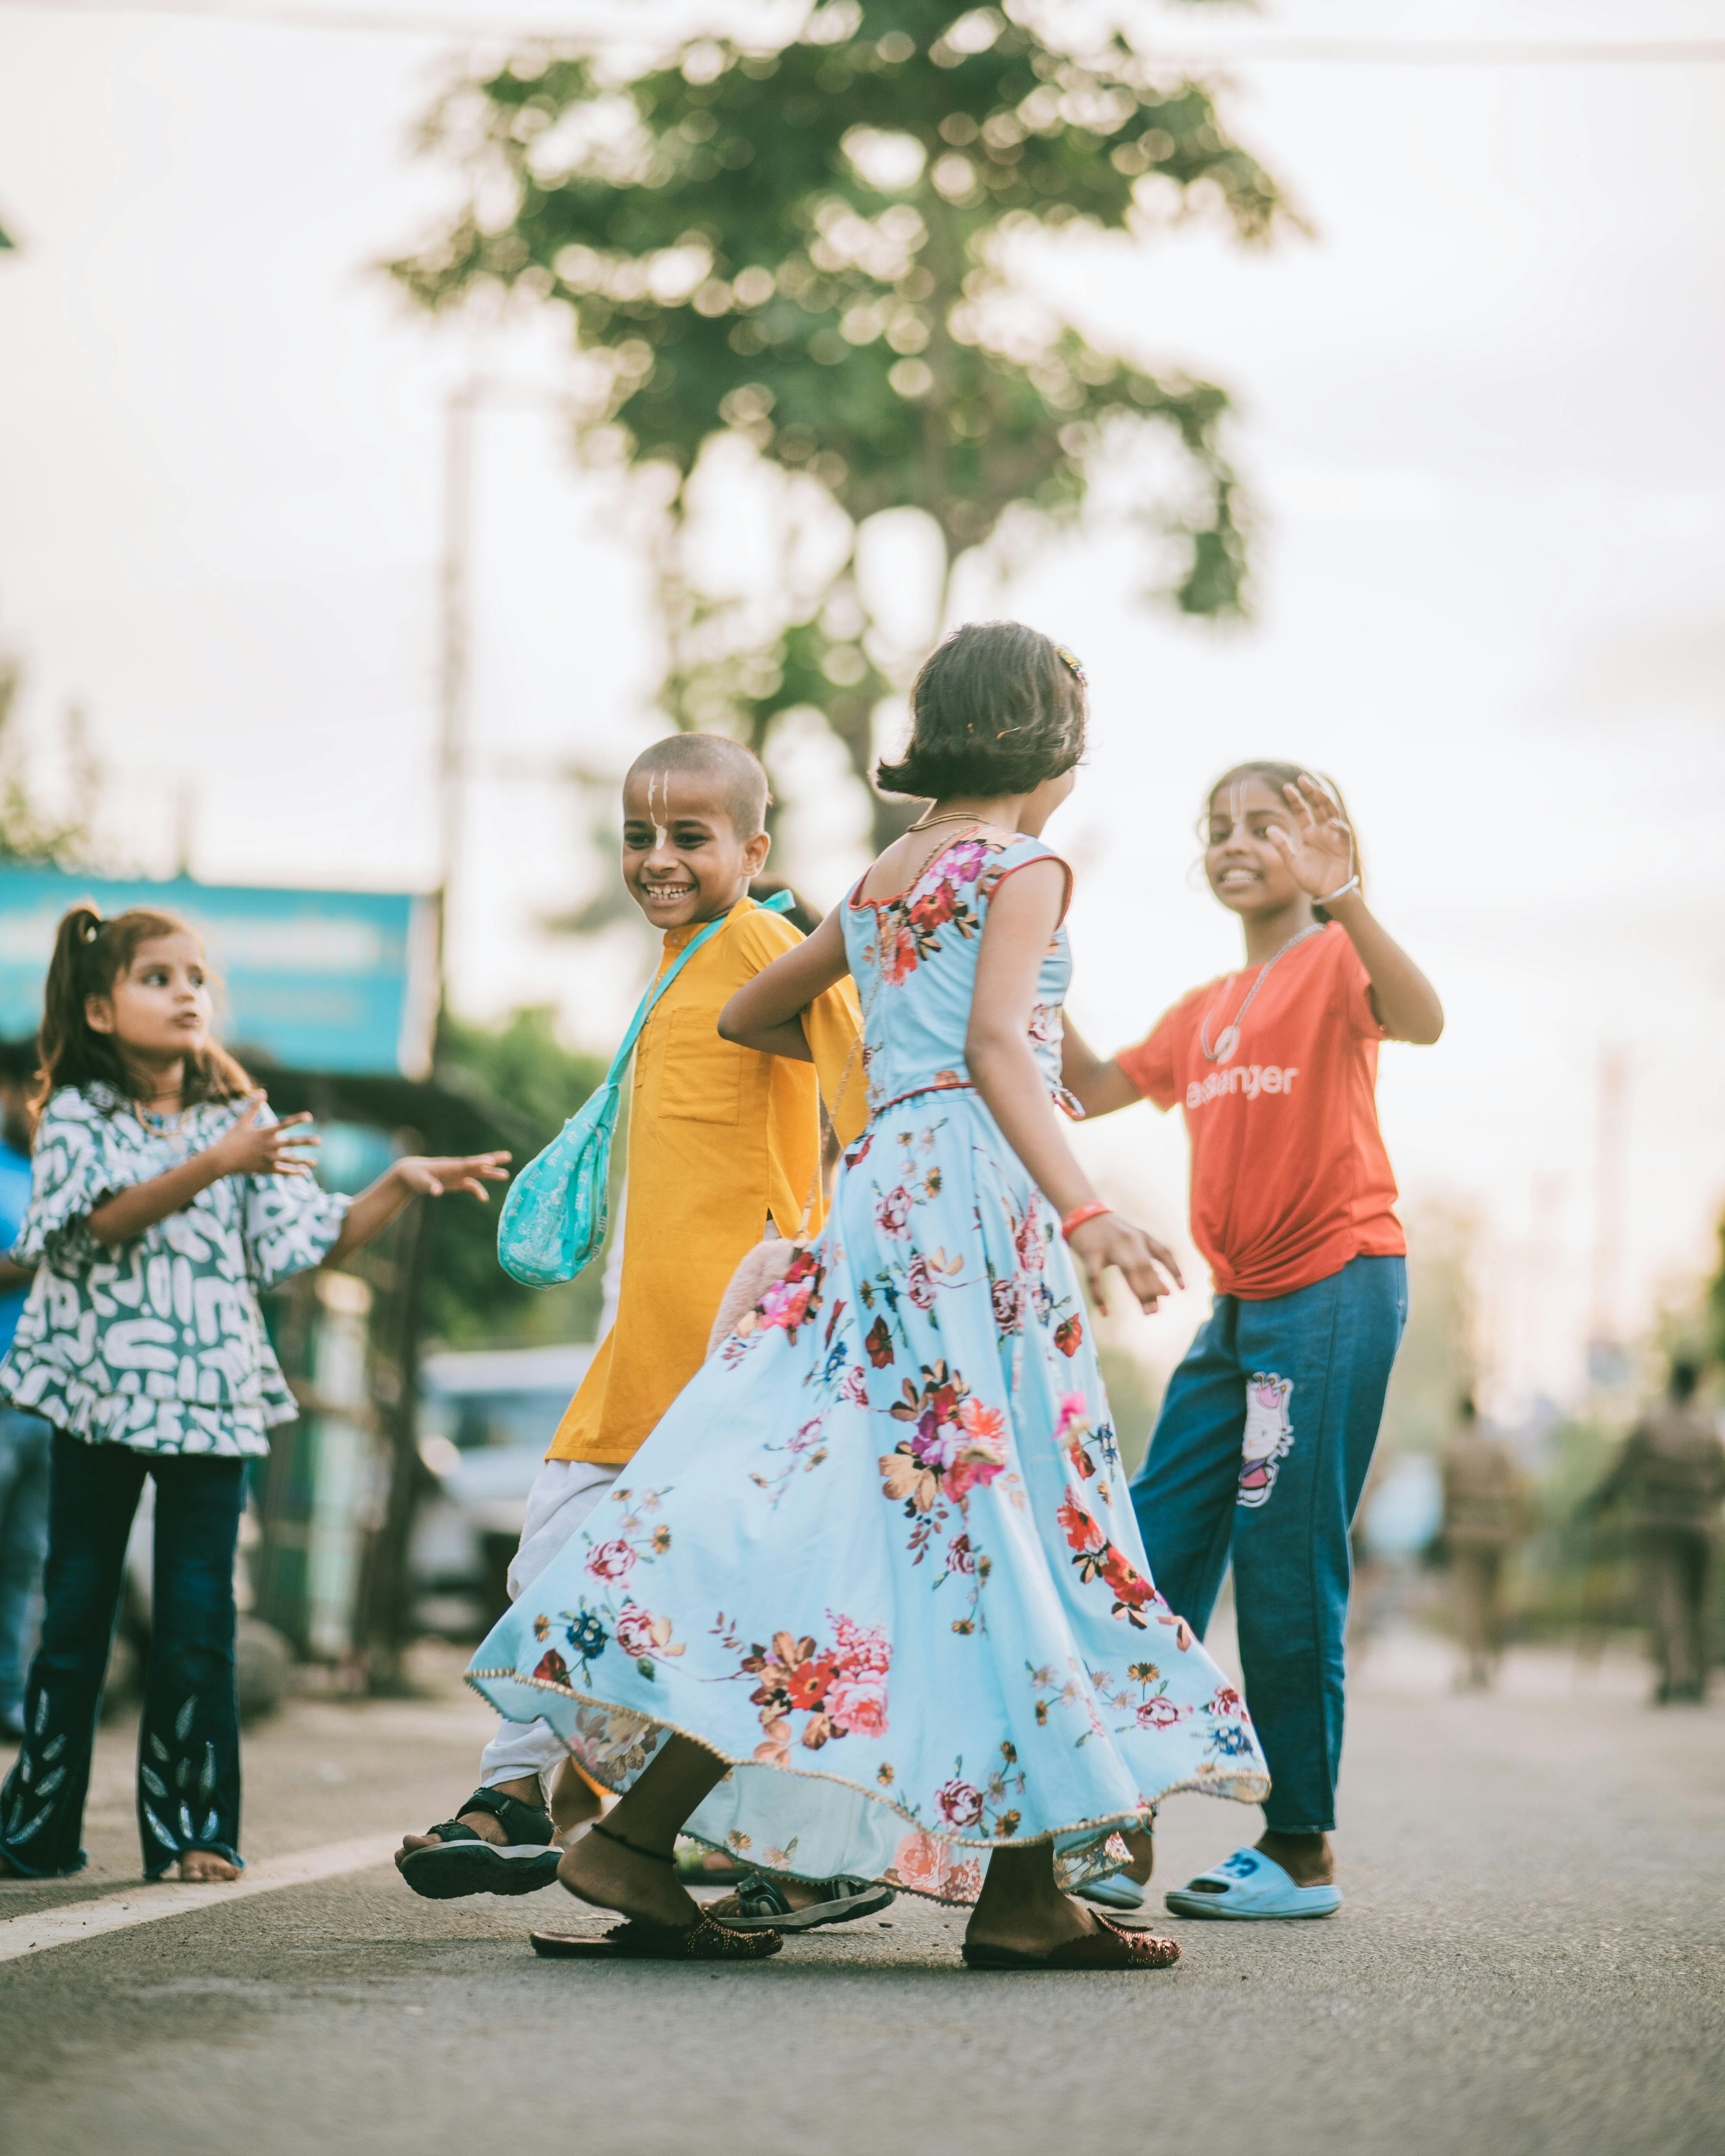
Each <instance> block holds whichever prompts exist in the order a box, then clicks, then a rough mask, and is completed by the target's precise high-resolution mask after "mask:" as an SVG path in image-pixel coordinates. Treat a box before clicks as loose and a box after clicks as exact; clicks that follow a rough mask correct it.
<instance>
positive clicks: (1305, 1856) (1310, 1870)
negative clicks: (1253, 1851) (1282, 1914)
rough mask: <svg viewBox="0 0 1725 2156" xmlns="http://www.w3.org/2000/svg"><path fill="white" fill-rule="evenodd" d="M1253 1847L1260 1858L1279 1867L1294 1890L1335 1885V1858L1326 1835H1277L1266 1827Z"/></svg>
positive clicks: (1272, 1829) (1270, 1828)
mask: <svg viewBox="0 0 1725 2156" xmlns="http://www.w3.org/2000/svg"><path fill="white" fill-rule="evenodd" d="M1255 1846H1256V1848H1257V1851H1258V1853H1259V1855H1260V1856H1267V1857H1268V1858H1269V1859H1270V1861H1271V1863H1272V1864H1279V1865H1280V1866H1281V1868H1282V1870H1283V1871H1286V1873H1287V1875H1288V1876H1289V1878H1290V1879H1291V1880H1292V1881H1293V1882H1294V1884H1295V1885H1296V1886H1332V1885H1333V1884H1334V1882H1335V1877H1336V1859H1335V1856H1334V1853H1333V1852H1332V1850H1331V1848H1330V1837H1329V1836H1328V1835H1327V1834H1278V1833H1277V1832H1276V1829H1275V1828H1274V1827H1266V1829H1265V1830H1264V1832H1263V1833H1262V1835H1260V1837H1259V1839H1258V1840H1257V1843H1256V1844H1255Z"/></svg>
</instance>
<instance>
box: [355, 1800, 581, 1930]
mask: <svg viewBox="0 0 1725 2156" xmlns="http://www.w3.org/2000/svg"><path fill="white" fill-rule="evenodd" d="M461 1809H462V1810H463V1811H465V1812H489V1813H490V1815H491V1816H492V1818H493V1819H495V1820H497V1822H498V1823H499V1825H501V1827H502V1829H503V1831H504V1832H505V1834H506V1835H508V1836H509V1840H508V1841H507V1842H506V1843H503V1844H501V1845H500V1844H498V1843H496V1842H495V1841H487V1840H485V1837H484V1835H480V1834H477V1833H475V1830H473V1828H471V1827H470V1826H464V1825H462V1823H461V1821H460V1820H459V1819H450V1820H440V1821H439V1824H438V1825H436V1826H433V1827H428V1828H427V1829H426V1832H427V1833H428V1834H434V1835H436V1836H437V1846H436V1847H435V1848H434V1849H410V1850H408V1851H407V1852H406V1853H405V1854H404V1855H403V1856H398V1857H397V1858H396V1860H395V1864H396V1869H397V1870H398V1871H399V1872H400V1873H401V1876H402V1877H403V1879H405V1880H406V1881H407V1882H408V1886H411V1887H412V1888H413V1892H415V1893H416V1894H423V1895H424V1897H425V1898H426V1900H427V1901H429V1902H455V1901H459V1900H461V1899H462V1898H463V1897H465V1896H466V1895H469V1894H536V1893H537V1892H539V1890H540V1888H541V1887H542V1886H552V1884H553V1883H554V1882H555V1881H556V1879H557V1866H558V1865H559V1864H560V1863H562V1856H563V1853H562V1850H560V1849H558V1848H557V1847H556V1846H555V1845H554V1837H555V1835H556V1833H557V1830H556V1828H555V1827H554V1826H552V1823H551V1814H550V1813H549V1812H548V1811H547V1810H546V1809H545V1808H544V1806H543V1805H542V1804H529V1803H527V1801H526V1799H525V1798H523V1797H511V1796H508V1795H506V1794H505V1793H504V1792H503V1791H502V1790H501V1789H475V1791H474V1793H473V1794H472V1795H471V1796H470V1798H469V1799H467V1801H466V1803H465V1804H463V1805H462V1807H461Z"/></svg>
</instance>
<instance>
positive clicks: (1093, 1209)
mask: <svg viewBox="0 0 1725 2156" xmlns="http://www.w3.org/2000/svg"><path fill="white" fill-rule="evenodd" d="M1113 1210H1114V1208H1113V1207H1112V1206H1111V1205H1105V1204H1103V1203H1102V1201H1101V1199H1100V1198H1092V1199H1091V1201H1090V1203H1089V1204H1088V1205H1075V1206H1074V1207H1073V1208H1072V1210H1071V1211H1070V1213H1069V1214H1067V1215H1066V1217H1065V1219H1064V1220H1062V1221H1061V1223H1060V1235H1061V1236H1062V1238H1063V1239H1064V1240H1065V1241H1066V1242H1069V1243H1070V1241H1071V1240H1072V1230H1073V1229H1075V1228H1081V1227H1082V1226H1083V1225H1084V1224H1085V1222H1086V1220H1100V1219H1101V1217H1102V1215H1103V1214H1105V1213H1111V1212H1112V1211H1113Z"/></svg>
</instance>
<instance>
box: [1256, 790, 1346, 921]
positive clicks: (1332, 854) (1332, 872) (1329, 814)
mask: <svg viewBox="0 0 1725 2156" xmlns="http://www.w3.org/2000/svg"><path fill="white" fill-rule="evenodd" d="M1281 790H1282V793H1283V795H1284V797H1285V798H1286V801H1287V804H1288V807H1289V808H1291V810H1292V812H1293V818H1294V830H1293V835H1292V836H1291V837H1290V836H1289V834H1287V832H1286V831H1285V830H1283V829H1282V828H1281V825H1280V824H1271V826H1270V829H1269V830H1268V831H1267V832H1266V834H1265V835H1266V838H1268V839H1269V840H1270V843H1271V845H1273V846H1275V847H1276V849H1277V850H1279V851H1280V853H1281V857H1282V859H1283V860H1285V861H1286V863H1287V865H1288V870H1289V873H1290V874H1291V875H1292V877H1293V879H1294V881H1295V882H1296V884H1298V885H1299V886H1300V888H1301V891H1304V892H1305V893H1306V895H1307V897H1308V898H1327V897H1328V896H1329V895H1330V894H1331V892H1332V891H1340V890H1341V888H1342V886H1343V884H1344V883H1346V882H1347V881H1348V878H1349V877H1350V876H1351V875H1353V870H1354V854H1353V831H1352V830H1351V829H1349V827H1348V819H1347V818H1346V817H1345V816H1344V815H1343V814H1342V811H1341V809H1340V808H1339V807H1338V806H1337V803H1335V801H1334V800H1333V799H1332V798H1331V797H1330V795H1329V794H1327V793H1326V792H1325V791H1324V789H1323V788H1322V786H1321V785H1320V784H1319V783H1318V782H1317V779H1315V778H1313V777H1312V774H1311V773H1310V772H1304V771H1302V772H1301V774H1300V783H1299V784H1298V785H1297V786H1285V787H1283V788H1282V789H1281Z"/></svg>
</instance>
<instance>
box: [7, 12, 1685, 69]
mask: <svg viewBox="0 0 1725 2156" xmlns="http://www.w3.org/2000/svg"><path fill="white" fill-rule="evenodd" d="M0 8H5V9H8V10H10V11H11V12H12V13H36V14H48V15H121V16H131V17H134V18H139V19H142V20H148V19H150V18H155V17H160V18H164V19H174V18H178V19H182V20H188V21H195V22H203V23H215V24H232V25H234V27H236V28H252V29H275V30H319V31H326V32H359V33H366V34H372V35H377V34H379V33H382V34H386V35H387V34H389V33H396V34H398V35H403V36H412V37H450V38H484V39H485V40H486V41H488V42H490V41H495V40H496V39H498V38H503V39H515V38H523V39H526V38H550V39H556V38H580V39H581V41H582V42H583V44H595V43H600V42H603V41H605V40H606V39H607V38H609V37H613V36H619V35H620V33H618V32H615V31H603V32H602V31H599V30H598V29H596V28H581V27H578V26H576V25H574V24H572V23H562V24H558V23H552V22H547V21H535V22H518V23H508V22H501V21H499V20H498V18H496V17H495V16H490V17H485V18H481V17H474V16H459V15H441V14H433V13H409V12H408V10H407V9H405V8H363V7H362V8H352V7H344V8H316V7H307V8H300V7H295V6H294V5H293V4H292V3H291V0H0ZM636 41H637V40H636V38H634V37H633V36H631V37H630V38H629V42H631V43H634V42H636ZM1153 55H1154V57H1155V58H1157V59H1165V60H1169V61H1177V62H1179V63H1181V64H1184V65H1187V66H1191V67H1231V66H1255V65H1257V64H1260V63H1264V62H1268V63H1271V64H1296V65H1298V64H1319V65H1343V66H1367V67H1577V66H1607V67H1635V66H1663V67H1685V66H1702V67H1706V66H1717V65H1718V64H1721V63H1722V62H1725V38H1450V39H1422V40H1419V41H1415V40H1414V39H1412V38H1260V39H1257V40H1255V41H1253V42H1250V43H1248V42H1246V41H1245V40H1242V41H1241V42H1240V44H1237V45H1231V46H1211V47H1205V48H1198V47H1186V46H1181V45H1178V44H1173V45H1170V44H1158V45H1156V46H1154V47H1153Z"/></svg>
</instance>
